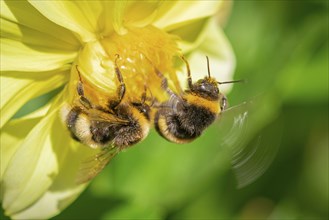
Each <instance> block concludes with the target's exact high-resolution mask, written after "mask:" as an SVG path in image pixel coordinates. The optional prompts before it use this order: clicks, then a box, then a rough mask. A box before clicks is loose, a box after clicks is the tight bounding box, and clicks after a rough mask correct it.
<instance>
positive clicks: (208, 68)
mask: <svg viewBox="0 0 329 220" xmlns="http://www.w3.org/2000/svg"><path fill="white" fill-rule="evenodd" d="M206 58H207V67H208V77H209V78H210V65H209V57H208V56H206Z"/></svg>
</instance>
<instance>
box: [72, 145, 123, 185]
mask: <svg viewBox="0 0 329 220" xmlns="http://www.w3.org/2000/svg"><path fill="white" fill-rule="evenodd" d="M119 151H120V150H119V149H118V148H117V147H111V146H110V147H107V148H104V149H102V150H101V151H100V152H98V153H97V154H95V155H93V156H91V157H89V158H87V159H86V160H85V161H83V162H82V163H81V164H80V167H79V170H78V174H77V177H76V183H77V184H82V183H86V182H88V181H90V180H91V179H93V178H94V177H95V176H97V175H98V174H99V173H100V172H101V171H102V170H103V169H104V168H105V167H106V165H107V164H108V163H109V162H110V161H111V159H112V158H114V157H115V155H117V154H118V153H119Z"/></svg>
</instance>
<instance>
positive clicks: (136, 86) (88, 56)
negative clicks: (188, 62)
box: [71, 26, 180, 104]
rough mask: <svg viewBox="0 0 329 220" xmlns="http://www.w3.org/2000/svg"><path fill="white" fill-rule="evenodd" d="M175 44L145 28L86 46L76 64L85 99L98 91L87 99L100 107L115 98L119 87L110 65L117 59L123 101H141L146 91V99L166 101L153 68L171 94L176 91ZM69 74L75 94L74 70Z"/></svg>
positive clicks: (177, 50) (160, 31)
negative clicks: (124, 91) (81, 80)
mask: <svg viewBox="0 0 329 220" xmlns="http://www.w3.org/2000/svg"><path fill="white" fill-rule="evenodd" d="M176 41H177V37H175V36H173V35H170V34H167V33H166V32H164V31H162V30H159V29H157V28H155V27H153V26H147V27H144V28H134V29H128V32H127V33H126V34H125V35H118V34H117V33H113V34H112V35H110V36H109V37H107V38H103V39H100V40H99V42H91V43H88V44H87V45H86V46H85V48H84V49H83V50H82V51H81V53H80V57H79V58H78V59H77V62H76V65H78V68H79V69H80V72H81V75H82V78H83V79H84V80H83V81H84V82H83V83H84V86H85V91H86V93H87V94H86V95H88V93H93V91H94V92H95V90H98V91H97V97H94V98H93V97H91V98H90V99H92V101H94V102H97V103H100V104H102V103H103V102H106V101H107V100H105V99H108V98H109V96H110V97H113V98H115V96H116V95H117V94H116V89H117V88H118V86H119V85H120V84H119V81H118V79H117V76H116V74H115V64H114V61H115V60H116V57H117V55H119V58H118V59H117V64H118V67H119V69H120V72H121V74H122V76H123V81H124V83H125V85H126V95H125V98H129V99H141V97H142V94H143V93H144V92H145V87H146V88H147V90H146V94H147V97H148V98H156V99H157V100H158V101H164V100H166V99H167V98H168V97H167V95H166V93H165V92H164V91H163V90H162V89H161V79H160V78H159V77H158V76H157V75H156V73H155V70H154V67H155V68H157V69H158V70H159V71H160V72H161V73H162V74H163V75H164V76H165V77H166V78H167V79H168V82H169V85H170V87H171V89H172V90H173V91H176V92H177V91H180V85H179V82H178V79H177V76H176V74H177V73H176V70H175V66H174V61H175V60H177V58H178V56H179V55H180V51H179V48H178V47H177V44H176ZM71 74H72V75H75V76H73V77H72V79H73V80H74V81H75V83H71V86H72V87H73V88H74V92H75V91H76V89H75V87H76V84H77V80H78V76H77V71H76V70H75V67H73V70H72V72H71ZM71 91H73V90H71ZM101 94H104V96H102V95H101ZM90 96H92V95H90Z"/></svg>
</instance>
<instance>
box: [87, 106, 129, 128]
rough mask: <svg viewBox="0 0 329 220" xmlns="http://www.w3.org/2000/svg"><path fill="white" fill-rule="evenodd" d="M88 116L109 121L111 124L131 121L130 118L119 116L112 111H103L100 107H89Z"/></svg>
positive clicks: (93, 119)
mask: <svg viewBox="0 0 329 220" xmlns="http://www.w3.org/2000/svg"><path fill="white" fill-rule="evenodd" d="M88 116H89V118H90V120H92V121H103V122H109V123H111V124H123V125H126V124H128V123H129V121H128V120H124V119H121V118H118V117H117V116H116V115H114V114H112V113H108V112H103V111H100V110H98V109H89V111H88Z"/></svg>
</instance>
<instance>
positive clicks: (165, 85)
mask: <svg viewBox="0 0 329 220" xmlns="http://www.w3.org/2000/svg"><path fill="white" fill-rule="evenodd" d="M153 68H154V70H155V73H156V74H157V75H158V77H159V78H160V79H161V88H162V89H163V90H165V91H166V93H167V94H168V95H169V96H176V94H175V93H174V92H173V91H172V90H171V89H170V88H169V86H168V80H167V78H166V77H165V76H164V75H163V74H162V73H161V72H160V70H158V69H157V68H156V67H155V66H153Z"/></svg>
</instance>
